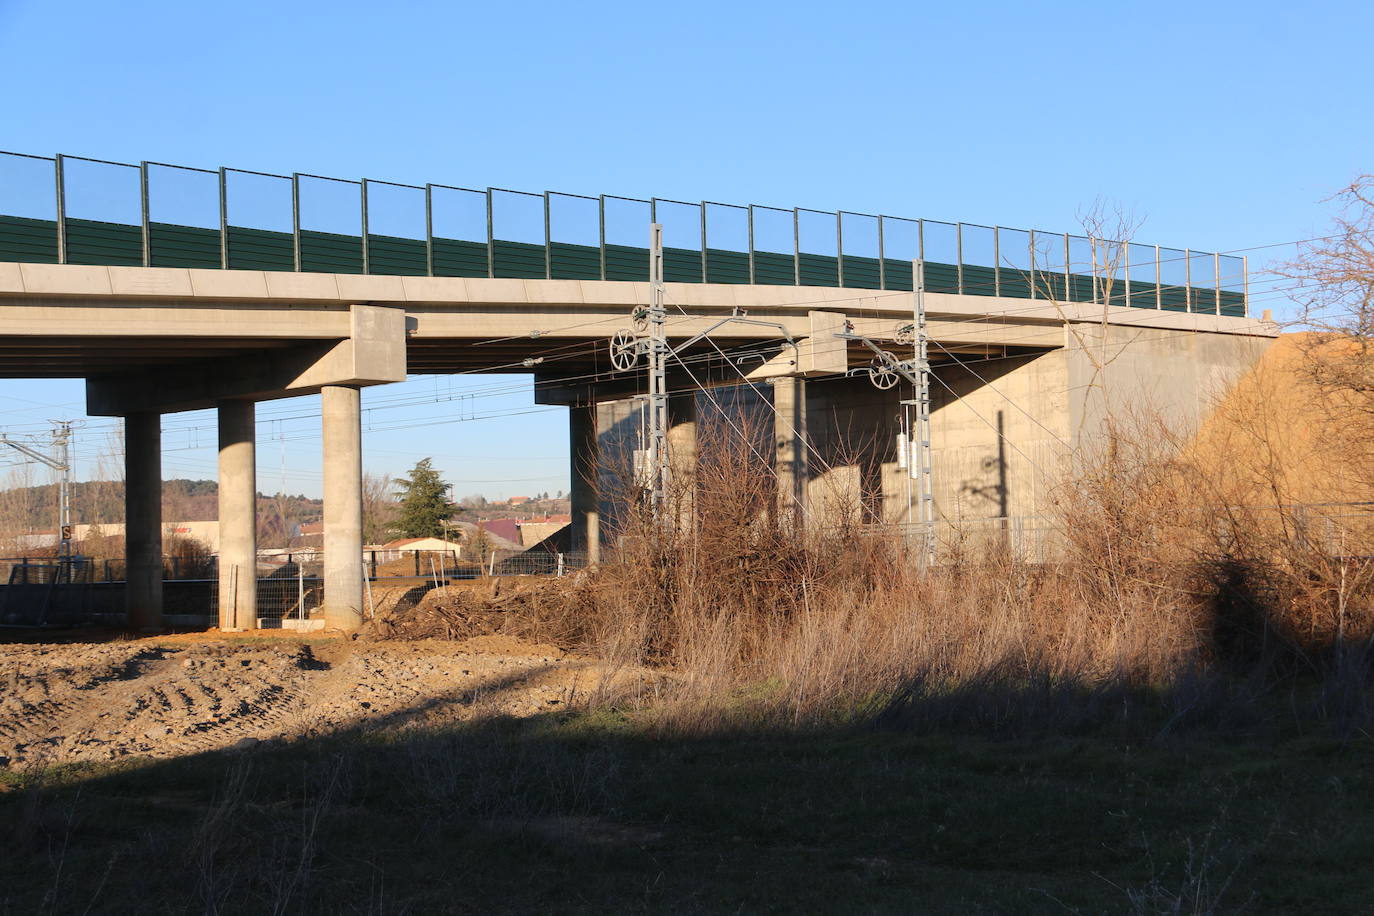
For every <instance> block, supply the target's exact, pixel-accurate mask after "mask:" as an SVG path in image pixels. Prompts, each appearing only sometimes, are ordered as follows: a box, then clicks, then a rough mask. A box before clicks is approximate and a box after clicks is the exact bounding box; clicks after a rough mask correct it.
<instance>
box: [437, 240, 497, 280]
mask: <svg viewBox="0 0 1374 916" xmlns="http://www.w3.org/2000/svg"><path fill="white" fill-rule="evenodd" d="M431 244H432V247H433V249H434V276H436V277H485V276H488V274H489V272H488V270H487V243H486V242H468V241H461V240H459V239H445V238H439V237H438V236H435V237H434V241H433V242H432V243H431Z"/></svg>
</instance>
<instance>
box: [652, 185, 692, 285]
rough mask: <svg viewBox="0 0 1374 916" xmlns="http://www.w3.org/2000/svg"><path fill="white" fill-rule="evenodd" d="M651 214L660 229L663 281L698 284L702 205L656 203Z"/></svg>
mask: <svg viewBox="0 0 1374 916" xmlns="http://www.w3.org/2000/svg"><path fill="white" fill-rule="evenodd" d="M654 215H655V218H656V219H657V220H658V222H659V223H660V224H661V225H662V226H663V279H665V280H667V281H668V282H670V283H700V282H701V281H702V271H703V264H702V242H701V204H689V203H685V202H683V201H678V200H661V199H660V200H655V201H654Z"/></svg>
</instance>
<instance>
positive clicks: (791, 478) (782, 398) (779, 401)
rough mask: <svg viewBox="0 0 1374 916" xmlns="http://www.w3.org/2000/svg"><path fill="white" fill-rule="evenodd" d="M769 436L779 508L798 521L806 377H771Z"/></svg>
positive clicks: (803, 465) (801, 507)
mask: <svg viewBox="0 0 1374 916" xmlns="http://www.w3.org/2000/svg"><path fill="white" fill-rule="evenodd" d="M773 439H774V442H775V443H776V447H777V451H776V453H775V456H774V464H775V466H774V470H775V471H776V472H777V476H778V502H779V508H780V509H781V510H782V513H783V515H784V516H787V515H789V514H790V515H791V516H792V517H793V518H795V519H796V520H797V521H798V522H800V521H802V520H803V519H804V517H805V513H806V484H807V432H806V379H804V378H779V379H774V380H773Z"/></svg>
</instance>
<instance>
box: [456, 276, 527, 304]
mask: <svg viewBox="0 0 1374 916" xmlns="http://www.w3.org/2000/svg"><path fill="white" fill-rule="evenodd" d="M466 286H467V289H468V296H469V297H470V300H471V301H473V302H524V301H525V281H524V280H508V279H503V278H497V279H492V278H490V277H468V278H467V280H466Z"/></svg>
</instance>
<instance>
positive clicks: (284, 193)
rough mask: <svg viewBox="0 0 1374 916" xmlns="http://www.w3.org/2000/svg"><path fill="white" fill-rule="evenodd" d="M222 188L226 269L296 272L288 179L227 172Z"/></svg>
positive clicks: (252, 173) (289, 183)
mask: <svg viewBox="0 0 1374 916" xmlns="http://www.w3.org/2000/svg"><path fill="white" fill-rule="evenodd" d="M224 185H225V199H226V206H225V219H226V221H227V223H228V226H229V230H228V236H229V238H228V239H227V240H226V245H227V247H228V249H229V267H230V268H232V269H235V270H295V269H296V241H295V235H294V226H293V221H292V217H291V179H290V178H288V177H286V176H284V175H260V174H258V173H256V172H239V171H235V170H233V169H226V170H225V173H224Z"/></svg>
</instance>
